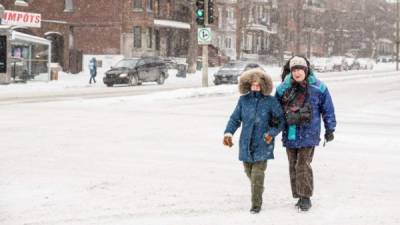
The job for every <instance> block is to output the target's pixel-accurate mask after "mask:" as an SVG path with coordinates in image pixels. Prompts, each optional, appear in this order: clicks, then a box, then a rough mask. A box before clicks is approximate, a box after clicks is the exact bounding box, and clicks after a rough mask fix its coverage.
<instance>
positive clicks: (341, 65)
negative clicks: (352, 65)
mask: <svg viewBox="0 0 400 225" xmlns="http://www.w3.org/2000/svg"><path fill="white" fill-rule="evenodd" d="M331 61H332V63H333V70H336V71H342V70H348V69H349V66H348V64H347V62H346V60H345V58H344V57H343V56H332V57H331Z"/></svg>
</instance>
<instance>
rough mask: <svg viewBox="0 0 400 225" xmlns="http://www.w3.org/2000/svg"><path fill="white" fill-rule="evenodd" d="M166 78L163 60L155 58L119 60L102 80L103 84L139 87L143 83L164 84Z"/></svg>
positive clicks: (166, 70)
mask: <svg viewBox="0 0 400 225" xmlns="http://www.w3.org/2000/svg"><path fill="white" fill-rule="evenodd" d="M167 78H168V67H167V64H166V63H165V62H164V60H162V59H160V58H157V57H143V58H140V59H137V58H129V59H122V60H120V61H119V62H118V63H117V64H116V65H115V66H113V67H111V69H110V70H108V71H107V72H106V74H105V77H104V78H103V82H104V84H106V85H107V86H108V87H112V86H113V85H114V84H128V85H141V84H142V83H143V82H157V83H158V84H160V85H161V84H164V81H165V79H167Z"/></svg>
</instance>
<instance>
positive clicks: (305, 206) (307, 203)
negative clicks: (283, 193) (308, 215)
mask: <svg viewBox="0 0 400 225" xmlns="http://www.w3.org/2000/svg"><path fill="white" fill-rule="evenodd" d="M299 208H300V210H301V211H308V210H309V209H310V208H311V199H310V198H309V197H301V198H300V203H299Z"/></svg>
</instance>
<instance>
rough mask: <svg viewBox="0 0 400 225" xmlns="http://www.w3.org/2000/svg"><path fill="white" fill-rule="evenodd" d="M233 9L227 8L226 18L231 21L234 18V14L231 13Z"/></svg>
mask: <svg viewBox="0 0 400 225" xmlns="http://www.w3.org/2000/svg"><path fill="white" fill-rule="evenodd" d="M233 10H234V9H233V8H229V9H228V18H229V19H233V17H234V12H233Z"/></svg>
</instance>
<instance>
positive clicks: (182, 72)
mask: <svg viewBox="0 0 400 225" xmlns="http://www.w3.org/2000/svg"><path fill="white" fill-rule="evenodd" d="M176 67H177V70H178V73H177V74H176V77H182V78H186V71H187V65H186V64H178V65H177V66H176Z"/></svg>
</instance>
